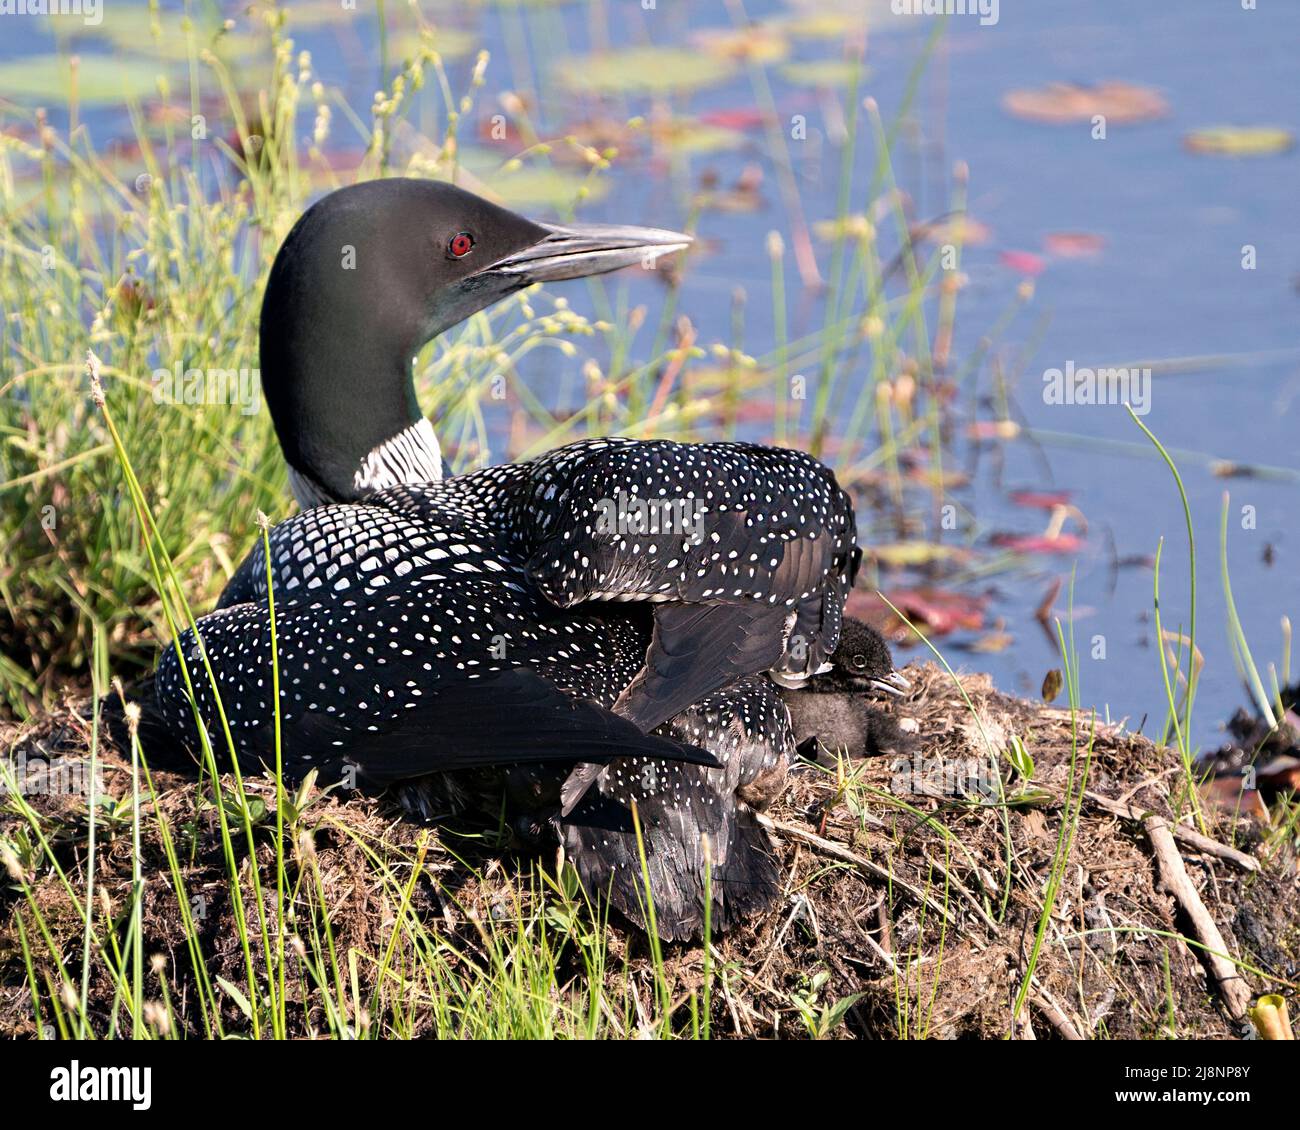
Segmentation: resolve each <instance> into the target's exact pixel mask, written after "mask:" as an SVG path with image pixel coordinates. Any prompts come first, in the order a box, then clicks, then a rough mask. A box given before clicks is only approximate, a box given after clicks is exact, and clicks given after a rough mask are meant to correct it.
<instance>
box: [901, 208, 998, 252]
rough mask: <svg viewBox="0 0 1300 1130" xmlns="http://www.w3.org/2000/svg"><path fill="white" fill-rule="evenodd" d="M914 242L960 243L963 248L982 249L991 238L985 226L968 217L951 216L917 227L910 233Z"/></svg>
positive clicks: (991, 235)
mask: <svg viewBox="0 0 1300 1130" xmlns="http://www.w3.org/2000/svg"><path fill="white" fill-rule="evenodd" d="M912 237H913V239H915V240H924V241H925V242H927V243H960V244H962V245H963V246H965V247H983V246H984V245H985V244H986V243H988V242H989V240H991V239H992V238H993V231H992V229H991V228H990V227H989V226H988V225H987V224H982V223H980V221H979V220H975V219H972V218H971V217H970V216H951V217H949V218H948V219H946V220H939V221H937V222H936V223H933V224H923V225H918V226H917V227H916V228H915V229H914V230H913V232H912Z"/></svg>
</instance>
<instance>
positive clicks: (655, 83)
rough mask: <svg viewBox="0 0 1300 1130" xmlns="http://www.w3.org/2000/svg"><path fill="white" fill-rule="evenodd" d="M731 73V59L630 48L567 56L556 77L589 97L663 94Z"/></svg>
mask: <svg viewBox="0 0 1300 1130" xmlns="http://www.w3.org/2000/svg"><path fill="white" fill-rule="evenodd" d="M735 73H736V63H735V61H734V60H732V59H718V58H714V57H712V56H709V55H706V54H704V53H703V52H700V51H689V50H687V49H685V48H679V47H632V48H629V49H627V50H625V51H609V52H605V53H604V54H601V55H587V56H585V57H584V56H571V57H570V58H568V59H566V60H565V61H564V65H563V67H562V68H561V70H560V76H559V77H560V81H561V82H562V83H563V84H564V85H565V86H567V87H568V88H569V89H570V90H576V91H581V92H585V93H590V94H667V93H670V92H672V91H688V90H698V89H700V88H701V87H705V86H716V85H717V84H719V83H723V82H726V81H727V80H728V79H729V78H731V76H732V75H733V74H735Z"/></svg>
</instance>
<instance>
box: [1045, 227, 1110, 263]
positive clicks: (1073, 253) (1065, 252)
mask: <svg viewBox="0 0 1300 1130" xmlns="http://www.w3.org/2000/svg"><path fill="white" fill-rule="evenodd" d="M1105 247H1106V239H1105V237H1104V236H1100V235H1094V234H1092V233H1091V232H1086V231H1053V232H1048V233H1047V234H1046V235H1045V236H1043V250H1044V251H1046V252H1047V253H1048V254H1049V255H1055V256H1056V257H1057V258H1058V259H1091V258H1094V257H1095V256H1097V255H1100V254H1101V253H1102V251H1103V250H1104V249H1105Z"/></svg>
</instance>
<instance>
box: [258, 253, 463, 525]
mask: <svg viewBox="0 0 1300 1130" xmlns="http://www.w3.org/2000/svg"><path fill="white" fill-rule="evenodd" d="M287 250H288V254H285V253H283V252H282V254H281V256H280V258H279V259H278V260H277V262H276V265H275V266H274V267H273V268H272V271H271V277H270V279H269V280H268V282H267V290H266V296H265V299H264V302H263V305H262V319H261V335H260V336H261V342H260V344H261V369H262V390H263V393H264V396H265V399H266V406H267V409H268V410H269V411H270V414H271V419H272V421H273V422H274V424H275V430H276V434H277V436H278V437H279V440H280V447H281V450H282V451H283V452H284V457H285V461H286V462H287V463H288V465H289V477H290V482H291V484H292V486H293V492H294V495H295V496H296V498H297V499H298V502H299V504H300V505H302V506H315V505H319V504H321V503H324V502H346V501H351V500H354V499H357V498H360V497H361V496H362V495H364V494H367V493H369V492H370V491H373V490H376V489H381V488H383V487H387V486H392V485H394V484H396V483H400V482H427V481H429V480H432V479H438V478H441V477H442V469H443V468H442V456H441V452H440V450H439V447H438V440H437V437H436V436H435V435H434V432H433V428H432V426H431V425H430V424H429V422H428V420H426V419H425V418H424V417H423V415H421V413H420V406H419V402H418V401H417V399H416V396H415V382H414V379H413V375H412V355H413V354H414V353H415V352H416V351H417V350H418V349H419V348H420V347H421V346H422V345H423V344H424V342H426V341H428V340H429V339H430V338H431V337H433V336H434V335H435V333H436V332H437V331H438V330H440V329H441V328H442V327H438V326H431V325H429V323H428V320H427V318H425V317H423V316H422V314H423V311H421V310H419V309H418V308H412V306H411V305H410V303H409V300H407V298H406V296H405V295H403V294H401V293H400V291H397V292H394V290H389V291H388V292H386V293H385V292H383V291H378V290H377V288H368V287H352V286H350V285H346V284H340V283H337V282H335V281H334V280H333V279H331V278H329V277H328V276H326V278H325V279H324V280H320V279H317V280H315V281H314V283H313V282H307V281H305V280H304V279H302V278H301V273H299V272H295V271H292V270H289V269H286V265H287V266H289V267H291V266H292V254H293V251H294V250H295V249H294V248H293V247H292V246H290V247H288V248H287ZM366 281H369V280H366ZM367 290H369V293H366V292H367ZM404 307H405V308H404Z"/></svg>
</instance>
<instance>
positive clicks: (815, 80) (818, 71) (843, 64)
mask: <svg viewBox="0 0 1300 1130" xmlns="http://www.w3.org/2000/svg"><path fill="white" fill-rule="evenodd" d="M855 74H856V75H857V76H858V82H861V81H862V80H863V79H864V78H866V76H867V68H866V67H864V66H863V65H862V64H861V63H853V62H850V61H849V60H848V59H804V60H795V61H793V62H789V63H786V64H785V65H784V66H783V67H782V68H781V77H782V78H783V79H785V81H786V82H788V83H791V84H793V85H795V86H816V87H820V88H822V89H825V90H841V89H844V88H845V87H848V86H851V85H852V83H853V76H854V75H855Z"/></svg>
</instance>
